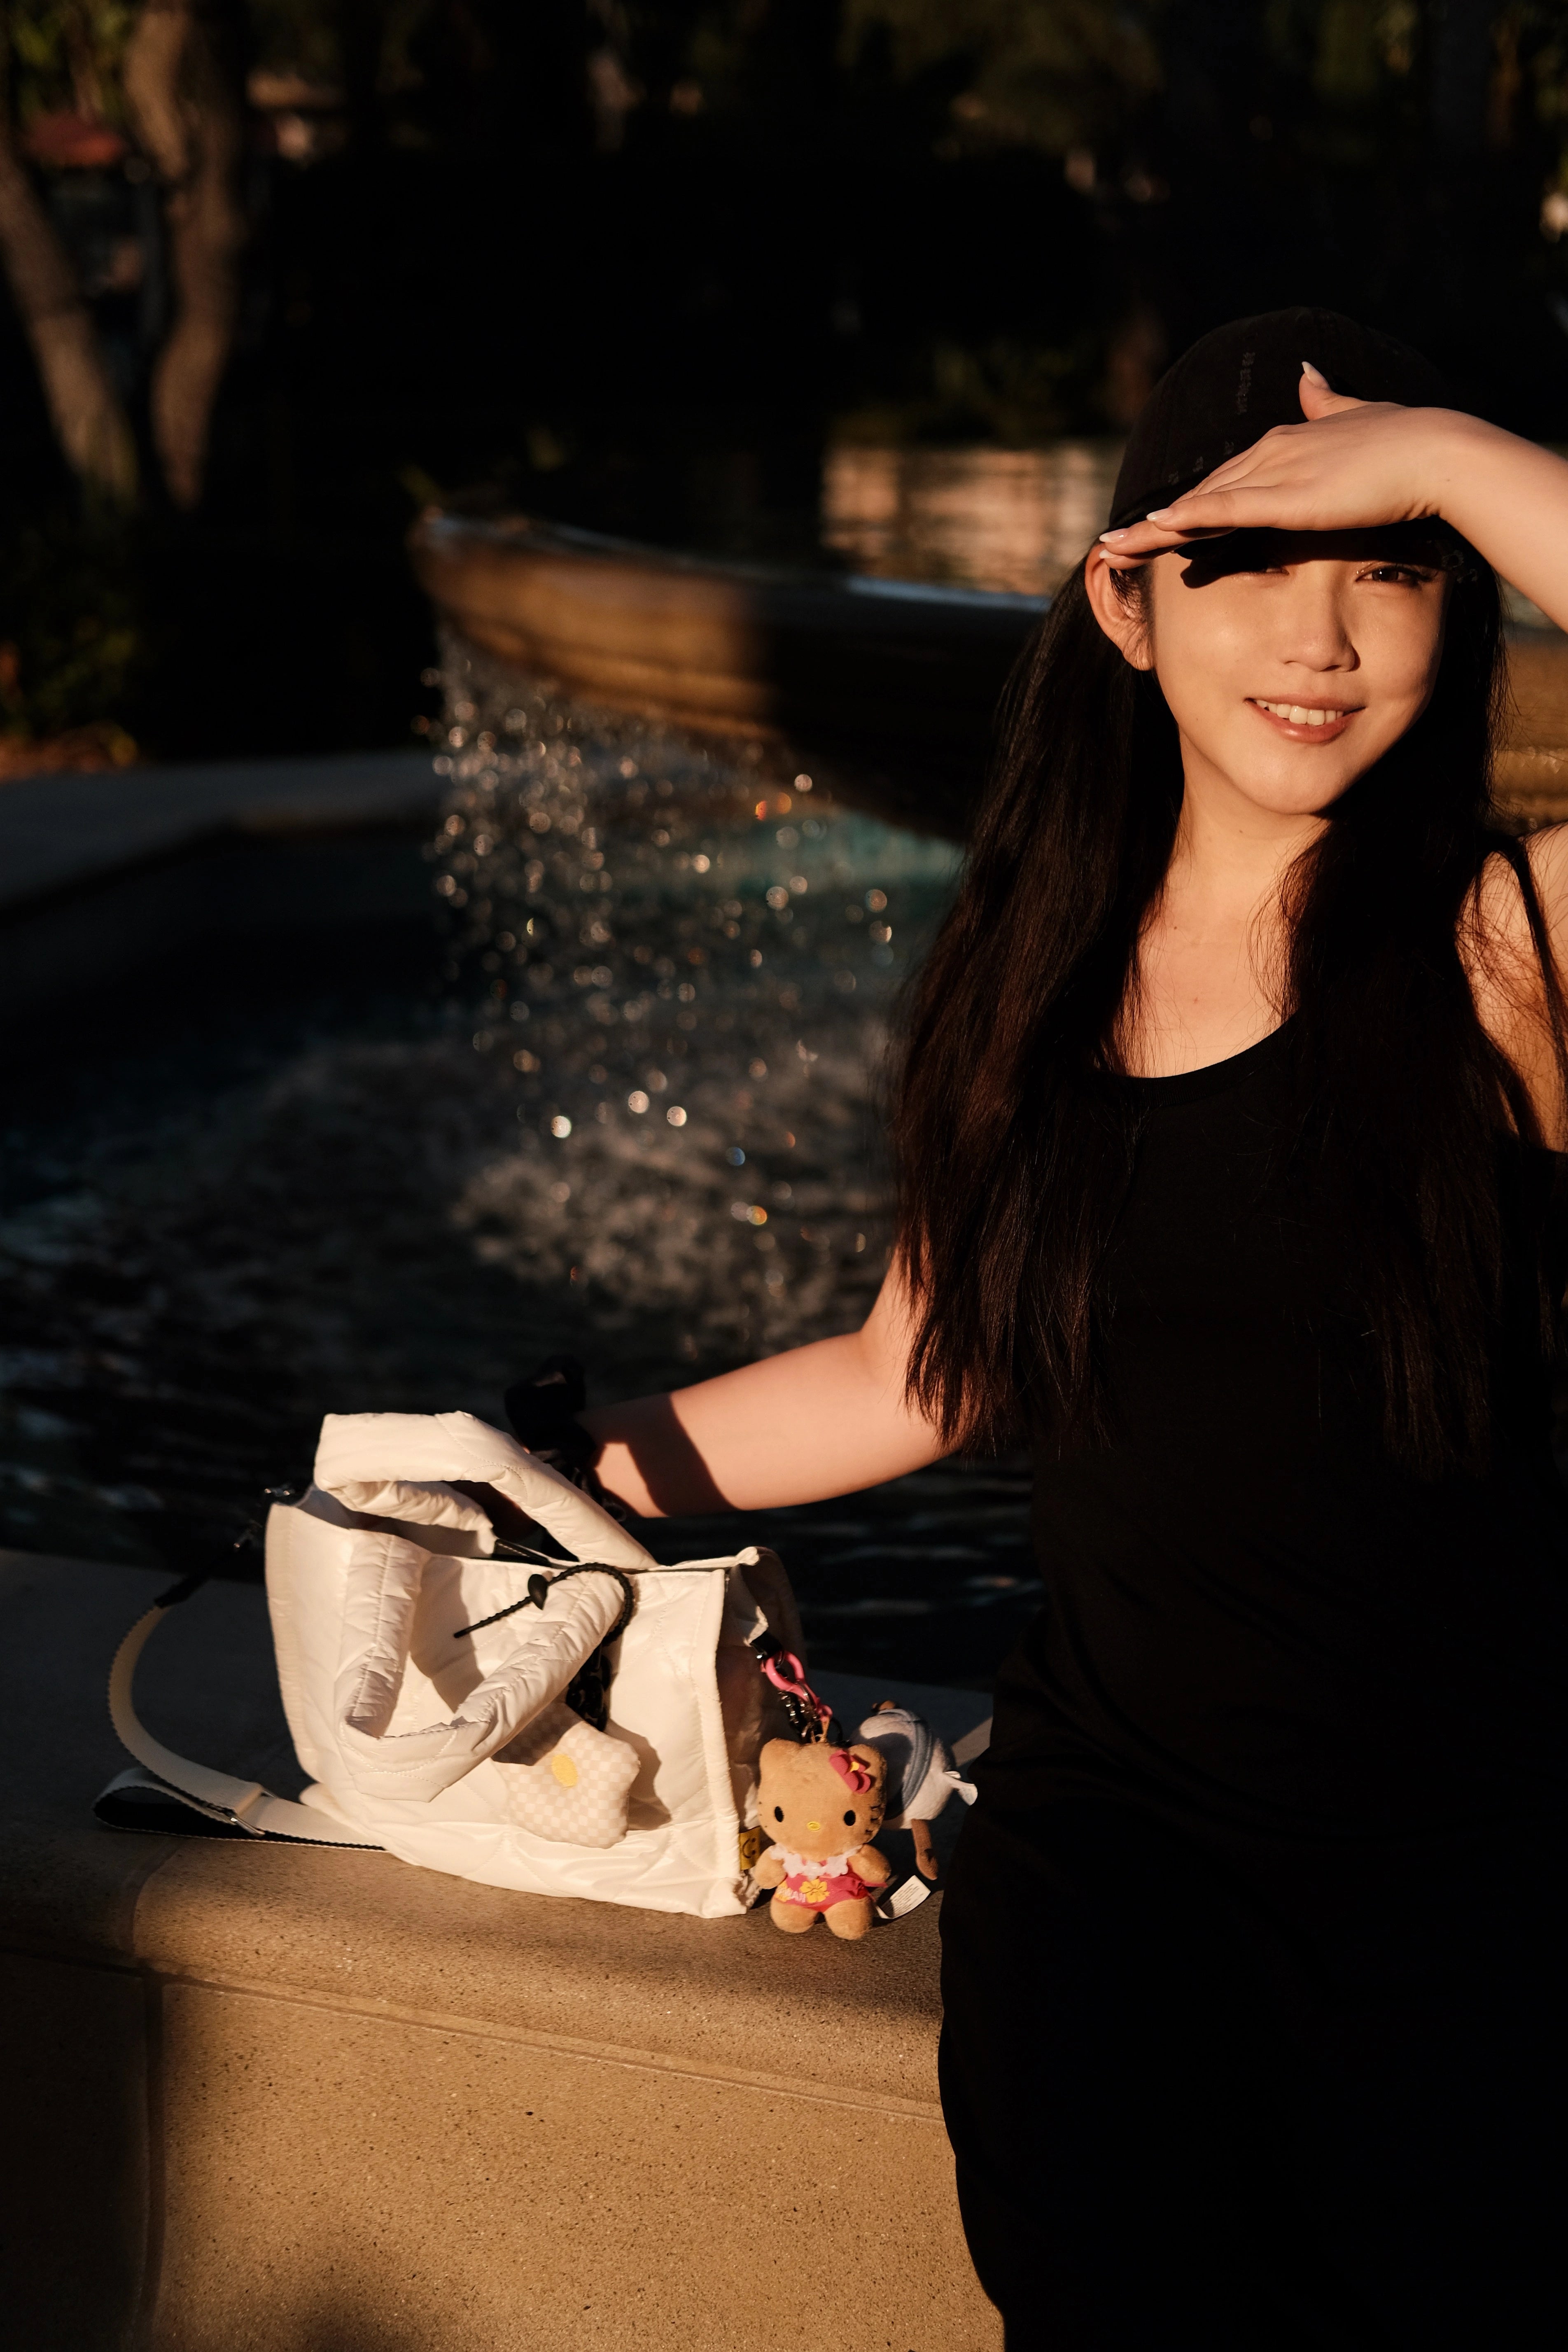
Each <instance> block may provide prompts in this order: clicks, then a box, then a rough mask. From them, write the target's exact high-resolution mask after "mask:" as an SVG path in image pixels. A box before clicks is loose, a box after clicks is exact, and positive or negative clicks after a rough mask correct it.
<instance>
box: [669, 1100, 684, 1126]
mask: <svg viewBox="0 0 1568 2352" xmlns="http://www.w3.org/2000/svg"><path fill="white" fill-rule="evenodd" d="M664 1115H665V1117H666V1118H667V1119H668V1121H669V1124H670V1125H671V1127H684V1126H685V1125H686V1113H685V1112H684V1111H683V1110H682V1109H681V1108H680V1105H679V1103H671V1104H670V1106H669V1108H668V1110H667V1111H666V1112H665V1114H664Z"/></svg>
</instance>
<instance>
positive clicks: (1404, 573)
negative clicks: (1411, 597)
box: [1362, 563, 1430, 588]
mask: <svg viewBox="0 0 1568 2352" xmlns="http://www.w3.org/2000/svg"><path fill="white" fill-rule="evenodd" d="M1429 577H1430V574H1429V573H1427V572H1417V571H1416V570H1415V566H1414V565H1413V564H1409V563H1379V564H1376V565H1374V567H1373V570H1372V571H1370V572H1363V573H1362V578H1363V580H1388V581H1392V582H1393V583H1394V586H1395V587H1397V588H1420V587H1422V586H1423V585H1424V584H1425V583H1426V580H1427V579H1428V578H1429Z"/></svg>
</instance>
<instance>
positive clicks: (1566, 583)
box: [1427, 411, 1568, 628]
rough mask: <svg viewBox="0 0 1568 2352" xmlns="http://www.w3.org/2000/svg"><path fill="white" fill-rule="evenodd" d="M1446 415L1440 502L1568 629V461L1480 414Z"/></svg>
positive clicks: (1436, 503)
mask: <svg viewBox="0 0 1568 2352" xmlns="http://www.w3.org/2000/svg"><path fill="white" fill-rule="evenodd" d="M1427 414H1428V415H1431V416H1432V417H1434V419H1436V418H1439V417H1440V418H1441V424H1440V426H1439V427H1438V430H1437V433H1436V446H1435V449H1434V453H1433V461H1432V467H1431V476H1432V489H1431V497H1432V505H1433V508H1434V509H1435V510H1436V512H1437V513H1439V514H1440V515H1441V516H1442V517H1443V519H1444V520H1445V521H1446V522H1451V523H1452V524H1453V526H1454V528H1455V530H1459V531H1462V532H1463V533H1464V535H1465V537H1466V538H1467V539H1468V541H1469V542H1470V544H1471V546H1472V547H1474V548H1476V549H1477V550H1478V551H1479V553H1480V554H1482V555H1483V556H1485V558H1486V560H1487V562H1489V564H1490V565H1491V566H1492V569H1493V570H1494V571H1495V572H1500V573H1501V574H1502V576H1503V578H1504V579H1505V580H1507V581H1509V582H1510V583H1511V584H1512V585H1513V586H1514V587H1515V588H1518V589H1520V590H1521V591H1522V592H1523V593H1524V594H1525V595H1526V596H1528V597H1529V598H1530V599H1531V602H1532V603H1534V604H1539V605H1540V607H1541V609H1542V612H1543V613H1545V614H1549V615H1550V617H1551V618H1552V620H1553V621H1555V622H1556V624H1557V625H1558V627H1559V628H1568V463H1564V461H1563V459H1562V458H1561V457H1554V456H1553V455H1552V451H1551V450H1550V449H1542V448H1541V447H1539V446H1537V445H1536V444H1535V443H1534V442H1532V441H1521V439H1520V438H1519V437H1518V436H1517V435H1516V434H1512V433H1504V432H1501V431H1500V429H1499V428H1498V427H1497V426H1496V425H1484V424H1482V423H1481V422H1480V420H1479V418H1477V417H1473V416H1459V415H1449V414H1447V413H1446V412H1442V411H1429V412H1427Z"/></svg>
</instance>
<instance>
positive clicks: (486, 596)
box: [410, 508, 1568, 839]
mask: <svg viewBox="0 0 1568 2352" xmlns="http://www.w3.org/2000/svg"><path fill="white" fill-rule="evenodd" d="M410 549H411V553H412V556H413V562H414V568H415V571H416V574H417V576H418V578H419V581H420V583H421V584H422V585H423V587H424V588H425V589H426V592H427V593H428V594H429V596H430V597H431V599H432V601H433V602H434V604H435V605H436V607H437V611H438V612H439V613H440V614H441V615H442V617H443V618H444V619H445V620H446V621H447V623H449V624H450V625H452V626H453V627H455V628H456V629H458V631H459V632H460V633H461V634H462V635H464V636H465V637H467V638H468V639H469V640H470V641H471V643H473V644H474V645H476V646H480V647H482V648H483V649H484V651H485V652H487V653H489V654H491V655H493V656H496V657H497V658H498V659H500V661H502V662H505V663H507V664H509V665H510V666H513V667H516V668H517V669H518V670H520V671H521V672H524V673H526V674H528V675H529V676H531V677H534V678H540V679H544V680H547V681H549V682H550V683H552V685H553V686H555V687H557V688H560V689H562V690H563V691H565V692H566V693H569V694H571V695H573V696H575V697H577V698H581V699H582V700H584V701H587V702H593V703H599V704H603V705H605V706H607V707H608V708H610V709H617V710H631V711H637V712H639V713H641V714H643V715H645V716H647V717H650V718H658V719H668V720H670V721H672V722H674V723H675V724H677V725H679V726H681V727H686V728H691V729H694V730H699V731H701V732H711V733H716V734H721V735H730V736H735V735H742V736H752V737H760V738H763V740H771V741H774V742H777V743H779V744H780V745H782V746H785V747H788V748H789V749H790V750H791V751H793V752H794V753H795V754H796V755H797V756H798V757H799V758H800V759H802V760H803V761H805V762H807V763H808V764H812V765H813V766H814V768H819V769H820V770H821V771H822V772H823V775H824V780H825V781H826V782H830V783H832V784H833V785H835V786H836V787H837V789H838V790H840V791H841V792H843V793H845V794H846V795H847V797H849V798H852V799H858V800H861V801H863V802H865V803H867V804H868V805H870V806H872V807H874V808H876V809H877V810H878V811H879V814H885V815H888V816H889V817H891V818H893V819H895V820H896V821H898V822H900V823H903V824H912V825H915V826H917V827H919V828H920V829H921V830H924V831H930V832H936V833H942V834H946V835H950V836H952V838H955V839H961V838H962V837H963V833H964V831H965V827H966V823H967V817H968V813H969V811H970V809H971V808H972V807H973V801H974V796H975V793H976V792H977V791H978V789H979V786H980V782H981V779H982V777H983V775H984V768H985V762H986V758H987V755H988V752H989V750H990V745H991V740H992V729H993V722H994V713H995V709H996V705H997V702H998V699H999V698H1000V696H1001V693H1002V688H1003V687H1004V685H1005V681H1006V678H1007V675H1008V672H1009V670H1010V669H1011V668H1012V666H1013V664H1014V662H1015V661H1016V659H1017V656H1018V655H1019V653H1020V652H1021V651H1022V649H1023V647H1024V646H1025V645H1026V642H1027V640H1028V637H1029V635H1030V632H1031V631H1032V630H1033V629H1034V628H1035V627H1036V626H1037V624H1038V622H1039V619H1040V616H1041V614H1043V613H1044V611H1045V609H1046V601H1047V600H1046V599H1045V598H1044V597H1035V596H1018V595H1005V594H993V593H987V592H985V591H984V590H979V589H966V588H954V587H947V586H928V585H925V584H924V583H916V582H906V581H896V580H874V579H868V578H862V577H857V576H855V575H852V574H836V573H832V572H791V571H786V570H784V569H783V568H775V567H772V566H765V565H762V564H749V563H740V562H715V561H713V560H710V559H709V558H705V557H701V556H694V555H681V554H676V553H673V552H670V551H667V550H665V549H661V548H653V547H643V546H638V545H637V544H636V543H635V542H633V541H626V540H617V539H610V538H605V537H603V536H601V535H600V534H599V533H597V532H595V531H588V530H574V529H572V528H570V527H569V526H567V525H564V524H561V523H545V522H541V521H538V520H534V519H533V518H531V517H530V516H527V515H507V516H502V517H500V518H485V517H479V516H472V515H465V514H462V513H460V512H455V511H452V510H448V509H437V508H431V509H427V510H426V512H425V513H424V514H423V515H421V517H420V518H419V520H418V522H417V523H416V525H415V528H414V530H413V533H412V535H411V539H410ZM1511 650H1512V663H1513V685H1514V704H1515V708H1514V711H1513V716H1512V721H1511V725H1510V734H1509V740H1508V744H1507V748H1506V749H1505V751H1503V753H1502V755H1501V758H1500V782H1501V785H1502V789H1503V792H1504V794H1505V796H1506V798H1507V799H1508V800H1509V802H1510V804H1511V805H1512V806H1513V808H1514V809H1515V810H1516V811H1517V812H1518V814H1520V815H1521V817H1526V818H1529V819H1531V820H1536V821H1539V820H1542V819H1545V818H1549V817H1554V816H1563V815H1568V638H1564V637H1563V636H1562V635H1560V634H1559V633H1558V632H1557V631H1555V630H1542V629H1527V630H1526V629H1521V630H1517V631H1515V632H1514V633H1513V641H1512V648H1511Z"/></svg>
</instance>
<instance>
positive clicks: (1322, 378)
mask: <svg viewBox="0 0 1568 2352" xmlns="http://www.w3.org/2000/svg"><path fill="white" fill-rule="evenodd" d="M1301 373H1302V374H1303V375H1304V376H1305V377H1306V379H1307V382H1308V383H1315V384H1320V385H1321V387H1322V389H1323V391H1325V392H1327V391H1328V389H1329V379H1328V377H1327V376H1326V375H1325V374H1324V373H1323V372H1322V370H1321V368H1315V367H1314V366H1313V365H1312V362H1311V361H1310V360H1303V361H1302V362H1301Z"/></svg>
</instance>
